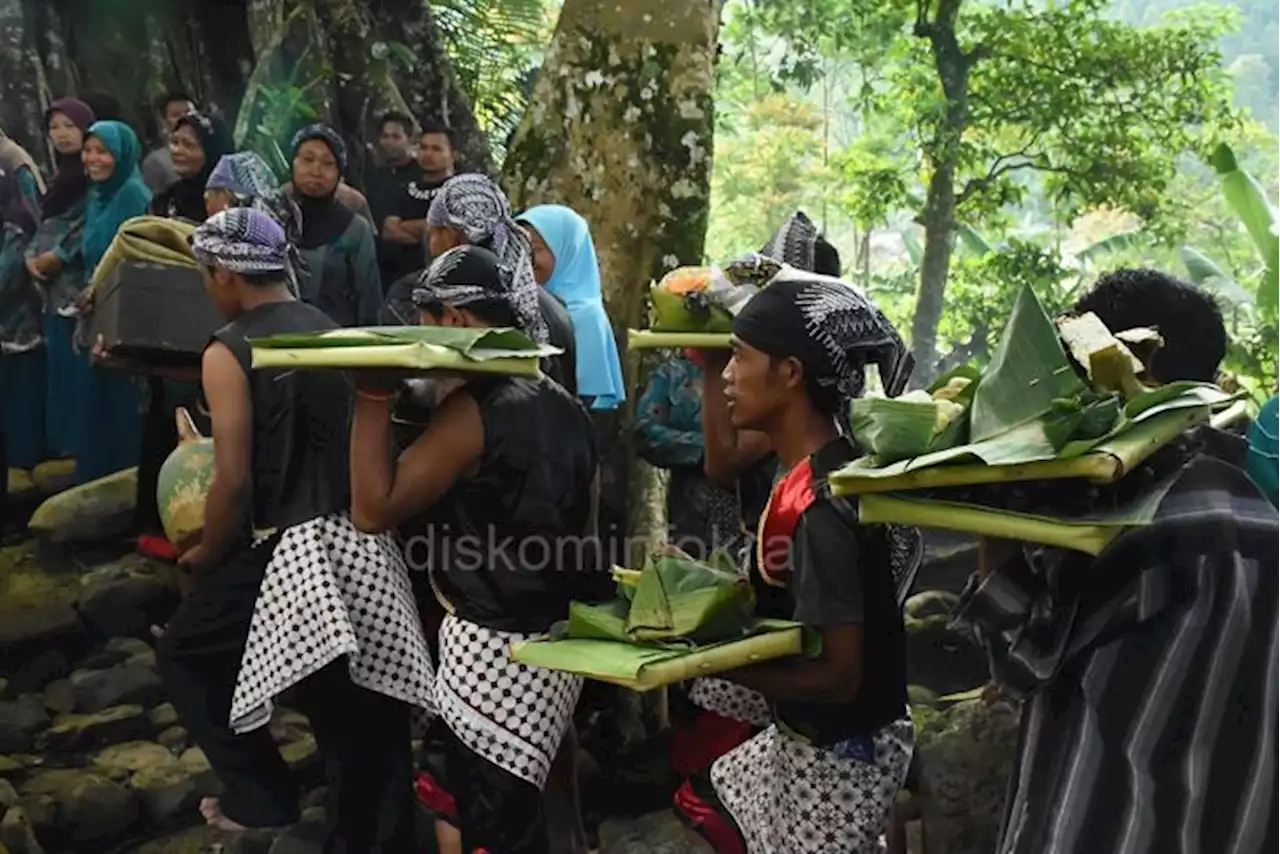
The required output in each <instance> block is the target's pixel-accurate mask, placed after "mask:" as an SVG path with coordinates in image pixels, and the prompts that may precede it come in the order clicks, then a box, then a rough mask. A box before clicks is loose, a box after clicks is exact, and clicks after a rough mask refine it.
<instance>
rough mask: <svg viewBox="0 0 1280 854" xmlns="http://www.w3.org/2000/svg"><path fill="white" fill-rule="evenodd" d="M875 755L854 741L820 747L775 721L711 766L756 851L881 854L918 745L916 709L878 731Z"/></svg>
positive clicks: (717, 789) (725, 800)
mask: <svg viewBox="0 0 1280 854" xmlns="http://www.w3.org/2000/svg"><path fill="white" fill-rule="evenodd" d="M870 737H871V744H872V747H873V753H874V760H873V761H870V762H868V761H866V759H865V758H863V757H855V756H853V755H850V751H849V750H847V749H846V745H847V744H848V742H842V743H840V744H835V745H829V746H825V747H817V746H815V745H812V744H810V743H808V742H806V741H804V740H802V739H800V738H798V737H796V736H794V735H792V734H791V733H789V732H787V731H785V730H783V729H780V728H779V727H778V726H777V725H774V726H770V727H769V728H768V729H766V730H765V731H764V732H762V733H760V734H758V735H756V736H755V737H754V738H752V739H751V740H750V741H747V742H746V743H744V744H742V745H740V746H739V747H736V748H734V749H733V750H731V751H730V752H729V753H726V754H725V755H724V756H722V757H720V758H719V759H717V760H716V762H715V764H714V765H712V766H711V783H712V785H713V786H714V787H715V793H716V796H717V798H718V799H719V801H720V804H721V805H722V806H723V808H724V809H725V810H727V811H728V813H729V814H730V815H731V816H732V817H733V819H734V821H735V822H736V823H737V826H738V829H739V830H740V831H741V832H742V837H743V840H744V841H745V842H746V847H747V850H748V851H749V852H751V854H878V852H882V851H884V850H885V839H884V831H885V828H886V827H887V826H888V823H889V817H890V813H891V811H892V809H893V804H894V802H895V800H896V799H897V797H898V791H899V790H900V789H901V788H902V784H903V782H904V781H905V780H906V778H907V768H908V766H909V765H910V764H911V754H912V751H913V750H914V745H915V729H914V727H913V726H912V723H911V717H910V715H904V716H903V717H902V718H900V719H899V720H896V721H894V722H893V723H890V724H888V725H887V726H884V727H881V728H880V729H878V730H876V731H875V732H874V733H871V735H870Z"/></svg>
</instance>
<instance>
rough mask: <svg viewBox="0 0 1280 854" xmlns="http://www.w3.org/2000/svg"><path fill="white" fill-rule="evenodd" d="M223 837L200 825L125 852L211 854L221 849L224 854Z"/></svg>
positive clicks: (141, 853)
mask: <svg viewBox="0 0 1280 854" xmlns="http://www.w3.org/2000/svg"><path fill="white" fill-rule="evenodd" d="M225 836H226V834H224V833H221V832H220V831H217V830H214V829H213V828H212V827H209V826H208V825H200V826H198V827H188V828H184V829H183V830H178V831H175V832H173V833H171V834H167V835H165V836H162V837H160V838H158V839H152V840H150V841H148V842H144V843H143V844H142V845H139V846H138V847H136V848H129V849H126V850H127V854H211V852H216V851H218V850H219V849H220V848H221V850H222V851H223V854H226V850H227V849H226V848H225V847H221V845H220V843H221V841H222V839H223V838H224V837H225Z"/></svg>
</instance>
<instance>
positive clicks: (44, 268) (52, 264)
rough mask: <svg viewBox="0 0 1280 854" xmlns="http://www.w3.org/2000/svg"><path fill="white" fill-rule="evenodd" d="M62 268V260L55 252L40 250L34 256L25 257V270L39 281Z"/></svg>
mask: <svg viewBox="0 0 1280 854" xmlns="http://www.w3.org/2000/svg"><path fill="white" fill-rule="evenodd" d="M61 268H62V261H61V260H60V259H59V258H58V255H57V253H55V252H41V253H40V254H39V255H37V256H35V257H34V258H28V259H27V272H28V273H30V274H31V275H32V277H33V278H36V279H40V280H41V281H43V280H45V279H47V278H49V276H51V275H53V274H54V273H57V272H58V270H60V269H61Z"/></svg>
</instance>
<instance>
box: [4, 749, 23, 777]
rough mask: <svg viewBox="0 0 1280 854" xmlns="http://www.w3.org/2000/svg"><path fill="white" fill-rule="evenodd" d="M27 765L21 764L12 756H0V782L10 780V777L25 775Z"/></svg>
mask: <svg viewBox="0 0 1280 854" xmlns="http://www.w3.org/2000/svg"><path fill="white" fill-rule="evenodd" d="M26 771H27V764H26V763H25V762H19V761H18V760H17V759H14V758H13V757H12V756H4V755H0V781H5V780H8V779H9V778H10V777H16V776H18V775H19V774H25V773H26Z"/></svg>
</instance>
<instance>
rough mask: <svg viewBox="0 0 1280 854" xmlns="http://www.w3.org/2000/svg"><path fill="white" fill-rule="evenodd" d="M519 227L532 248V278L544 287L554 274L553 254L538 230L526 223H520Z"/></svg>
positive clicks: (554, 262) (554, 259)
mask: <svg viewBox="0 0 1280 854" xmlns="http://www.w3.org/2000/svg"><path fill="white" fill-rule="evenodd" d="M520 227H521V228H523V229H524V233H525V234H526V235H527V236H528V237H529V244H530V245H531V246H532V247H533V277H534V278H535V279H537V280H538V284H540V285H545V284H546V283H547V282H549V281H550V280H551V277H552V276H553V275H554V274H555V272H556V256H555V253H554V252H552V251H551V247H550V246H548V245H547V241H545V240H543V239H542V235H541V234H539V233H538V229H536V228H534V227H533V226H531V225H528V224H526V223H521V224H520Z"/></svg>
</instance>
